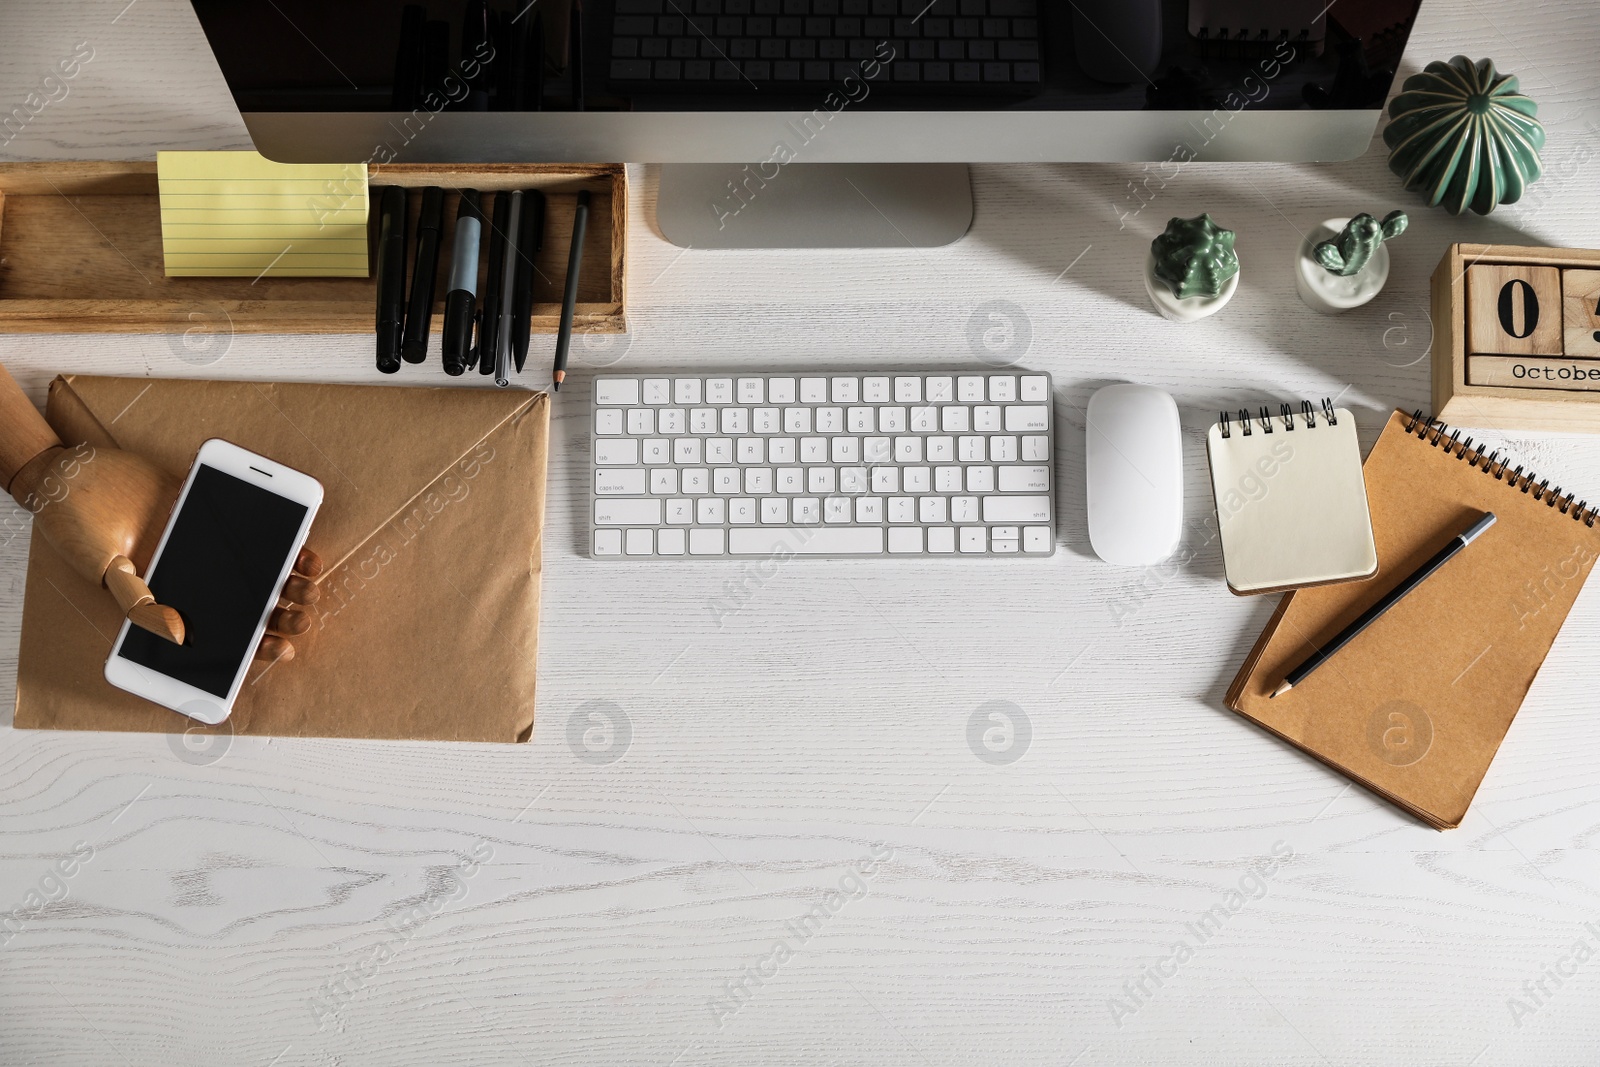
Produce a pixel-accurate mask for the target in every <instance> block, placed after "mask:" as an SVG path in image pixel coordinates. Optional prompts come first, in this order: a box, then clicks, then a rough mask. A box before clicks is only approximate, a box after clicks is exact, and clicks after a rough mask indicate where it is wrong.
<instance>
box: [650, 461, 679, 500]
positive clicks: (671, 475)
mask: <svg viewBox="0 0 1600 1067" xmlns="http://www.w3.org/2000/svg"><path fill="white" fill-rule="evenodd" d="M677 491H678V468H676V467H657V468H656V469H655V470H653V471H651V472H650V495H651V496H672V495H673V494H675V493H676V492H677Z"/></svg>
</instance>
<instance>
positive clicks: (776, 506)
mask: <svg viewBox="0 0 1600 1067" xmlns="http://www.w3.org/2000/svg"><path fill="white" fill-rule="evenodd" d="M761 521H762V522H764V523H767V524H768V525H771V524H772V523H785V522H788V521H789V501H788V500H787V499H785V498H784V497H781V496H769V497H767V498H765V499H764V500H762V501H761Z"/></svg>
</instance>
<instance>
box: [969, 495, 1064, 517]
mask: <svg viewBox="0 0 1600 1067" xmlns="http://www.w3.org/2000/svg"><path fill="white" fill-rule="evenodd" d="M983 521H984V522H1017V523H1021V522H1049V521H1050V498H1049V497H1047V496H986V497H984V498H983Z"/></svg>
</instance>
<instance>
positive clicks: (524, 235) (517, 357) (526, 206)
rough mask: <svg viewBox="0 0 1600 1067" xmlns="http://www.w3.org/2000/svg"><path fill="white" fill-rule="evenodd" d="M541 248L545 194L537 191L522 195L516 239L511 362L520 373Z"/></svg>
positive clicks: (530, 322)
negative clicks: (536, 263) (520, 226)
mask: <svg viewBox="0 0 1600 1067" xmlns="http://www.w3.org/2000/svg"><path fill="white" fill-rule="evenodd" d="M543 247H544V194H543V193H541V192H539V191H538V190H537V189H535V190H532V191H531V192H528V193H525V194H523V198H522V230H521V232H520V233H519V234H518V235H517V286H516V290H515V292H514V295H513V298H512V304H511V358H512V361H513V362H514V363H515V364H516V366H517V373H518V374H521V373H522V365H523V364H524V363H526V362H527V361H528V341H529V334H530V333H531V331H532V329H533V279H534V274H535V272H536V268H535V267H534V263H535V262H536V261H537V260H538V258H539V250H540V249H542V248H543Z"/></svg>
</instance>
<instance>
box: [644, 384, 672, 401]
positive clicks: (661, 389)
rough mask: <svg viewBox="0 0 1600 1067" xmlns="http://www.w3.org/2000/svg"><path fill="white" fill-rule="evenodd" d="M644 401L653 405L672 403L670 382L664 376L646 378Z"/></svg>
mask: <svg viewBox="0 0 1600 1067" xmlns="http://www.w3.org/2000/svg"><path fill="white" fill-rule="evenodd" d="M644 402H645V403H646V404H650V405H652V406H655V407H660V406H661V405H662V404H670V403H672V383H671V382H669V381H668V380H667V379H665V378H646V379H645V380H644Z"/></svg>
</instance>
